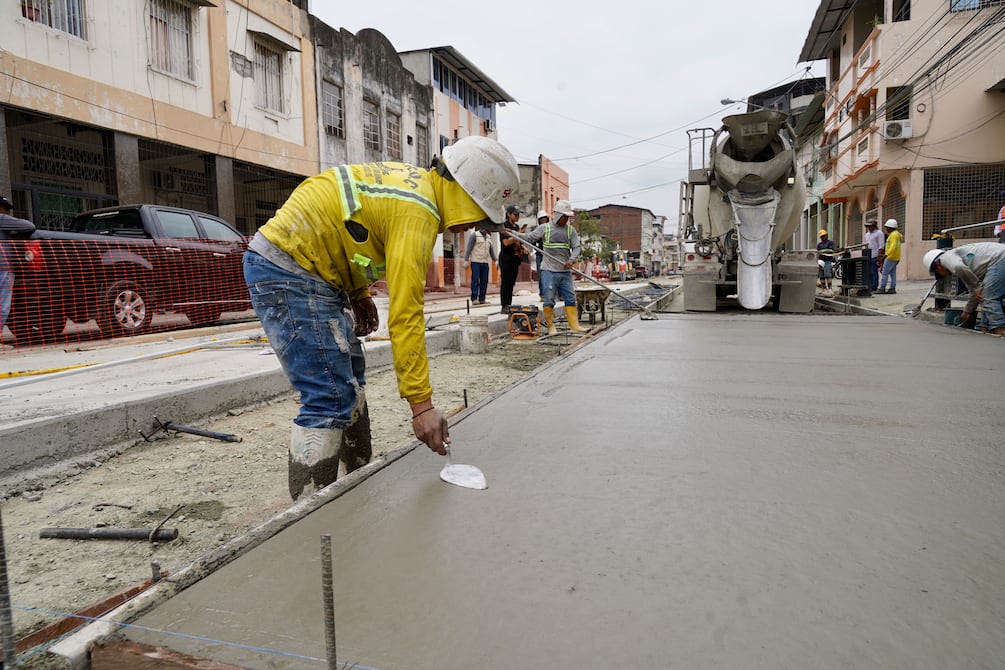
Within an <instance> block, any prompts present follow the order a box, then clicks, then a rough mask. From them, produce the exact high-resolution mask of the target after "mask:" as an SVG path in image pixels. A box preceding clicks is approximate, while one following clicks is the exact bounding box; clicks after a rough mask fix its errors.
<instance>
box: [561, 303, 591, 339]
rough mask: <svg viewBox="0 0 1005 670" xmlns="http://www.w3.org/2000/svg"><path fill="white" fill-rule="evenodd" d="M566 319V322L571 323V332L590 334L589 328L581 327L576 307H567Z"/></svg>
mask: <svg viewBox="0 0 1005 670" xmlns="http://www.w3.org/2000/svg"><path fill="white" fill-rule="evenodd" d="M565 319H566V321H568V322H569V330H571V331H572V332H574V333H588V332H590V329H589V328H583V327H582V326H581V325H579V315H578V314H576V308H575V307H569V306H568V305H566V306H565Z"/></svg>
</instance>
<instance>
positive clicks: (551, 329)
mask: <svg viewBox="0 0 1005 670" xmlns="http://www.w3.org/2000/svg"><path fill="white" fill-rule="evenodd" d="M544 325H546V326H548V334H549V335H558V328H555V308H554V307H545V308H544Z"/></svg>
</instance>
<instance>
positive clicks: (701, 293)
mask: <svg viewBox="0 0 1005 670" xmlns="http://www.w3.org/2000/svg"><path fill="white" fill-rule="evenodd" d="M721 282H722V263H720V262H719V261H718V257H711V258H706V259H701V260H693V261H690V262H689V263H688V264H687V265H685V266H684V274H683V277H682V281H681V286H682V288H683V292H684V309H685V310H687V311H689V312H714V311H715V307H716V286H718V285H719V284H720V283H721Z"/></svg>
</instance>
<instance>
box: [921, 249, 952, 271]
mask: <svg viewBox="0 0 1005 670" xmlns="http://www.w3.org/2000/svg"><path fill="white" fill-rule="evenodd" d="M944 253H946V250H945V249H932V250H930V251H926V252H925V257H924V259H922V261H921V262H922V263H924V264H925V267H926V268H928V271H929V272H931V273H932V274H935V261H937V260H939V256H941V255H942V254H944Z"/></svg>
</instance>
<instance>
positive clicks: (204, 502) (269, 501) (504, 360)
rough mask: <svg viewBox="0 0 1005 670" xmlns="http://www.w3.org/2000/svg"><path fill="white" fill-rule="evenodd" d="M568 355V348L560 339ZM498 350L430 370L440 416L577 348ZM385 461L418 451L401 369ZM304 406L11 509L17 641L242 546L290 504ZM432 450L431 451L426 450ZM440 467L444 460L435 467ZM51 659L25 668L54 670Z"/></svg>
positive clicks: (169, 440) (178, 438)
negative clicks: (401, 391)
mask: <svg viewBox="0 0 1005 670" xmlns="http://www.w3.org/2000/svg"><path fill="white" fill-rule="evenodd" d="M560 339H561V340H562V344H566V345H567V343H566V342H565V338H560ZM557 345H558V343H557V342H556V343H555V344H552V345H549V344H546V343H543V342H536V341H513V340H510V339H509V338H508V337H504V338H501V339H497V340H496V342H494V343H493V344H492V345H491V346H490V348H489V351H488V353H486V354H484V355H464V354H460V353H447V354H442V355H440V356H437V357H435V358H433V359H431V360H430V376H431V379H432V383H433V388H434V397H433V401H434V404H435V405H436V406H437V407H438V408H440V409H441V411H444V412H445V413H446V412H449V411H451V410H456V409H458V408H462V407H463V406H464V400H465V393H466V394H467V402H468V405H469V406H471V405H474V404H477V403H478V402H479V401H481V400H482V399H484V398H486V397H488V396H491V395H493V394H495V393H497V392H499V391H501V390H502V389H504V388H506V387H507V386H509V385H511V384H512V383H514V382H516V381H518V380H520V379H522V378H523V377H525V376H527V375H528V374H530V373H531V372H532V371H534V370H535V369H536V368H538V367H539V366H541V365H543V364H544V363H546V362H547V361H548V360H550V359H552V358H554V357H555V356H557V355H558V354H559V352H560V351H561V350H565V349H566V348H567V346H562V347H559V346H557ZM367 382H368V383H367V399H368V402H369V406H370V418H371V430H372V433H373V449H374V452H375V453H378V452H388V451H391V450H392V449H394V448H396V447H399V446H402V445H404V444H408V443H410V442H412V441H413V440H414V436H413V435H412V432H411V420H410V413H409V409H408V405H407V403H405V401H403V400H401V399H400V398H399V397H398V390H397V383H396V381H395V377H394V373H393V371H392V370H390V369H386V370H380V371H371V372H370V373H369V374H368V380H367ZM296 412H297V405H296V400H295V397H289V398H285V399H278V400H275V401H272V402H271V403H268V404H266V405H263V406H258V407H254V408H249V409H246V410H242V411H233V412H231V414H230V415H228V416H226V417H222V418H219V419H218V420H215V421H211V422H208V423H206V424H205V425H202V426H200V427H202V428H206V429H209V430H213V431H219V432H223V433H230V434H234V435H237V436H239V437H241V438H242V441H241V442H223V441H219V440H214V439H210V438H203V437H197V436H194V435H190V434H184V433H176V434H172V435H171V436H166V437H164V438H161V439H157V440H154V441H153V442H150V443H145V442H142V441H141V442H139V444H137V445H136V446H133V447H131V448H129V449H126V450H125V451H123V452H122V453H121V454H119V455H117V456H114V457H111V458H109V459H107V460H104V461H103V462H97V461H95V462H93V463H91V464H90V467H86V468H84V469H76V470H74V471H73V472H72V474H70V475H68V476H66V477H65V478H60V479H56V480H50V481H49V482H48V483H47V485H46V486H44V487H42V488H40V489H39V490H33V491H28V492H25V493H23V494H21V495H19V496H17V497H15V498H12V499H10V500H7V501H5V502H4V503H3V511H2V513H3V534H4V540H5V547H6V557H7V567H8V578H9V581H10V591H11V602H12V604H13V606H14V613H13V614H14V622H15V628H16V630H17V637H21V636H22V635H23V634H25V633H27V632H30V631H32V630H35V629H37V628H39V627H41V626H42V625H44V624H47V623H49V622H51V621H53V620H54V619H55V618H57V617H55V616H54V615H53V614H52V613H68V612H73V611H75V610H78V609H81V608H83V607H86V606H88V605H90V604H92V603H95V602H97V601H99V600H101V599H103V598H105V597H107V596H110V595H113V594H115V593H118V592H120V591H123V590H125V589H126V588H128V587H130V586H133V585H135V584H138V583H140V582H142V581H144V580H145V579H147V578H149V577H150V575H151V562H156V563H158V564H159V565H160V567H161V569H163V570H167V571H168V572H169V573H174V572H177V571H178V570H180V569H181V568H182V567H184V566H186V565H188V564H190V563H191V562H192V561H193V560H195V559H197V558H198V557H200V556H202V555H204V554H206V553H208V552H209V551H211V550H212V549H213V548H214V547H216V546H218V545H220V544H222V543H224V542H227V541H228V540H230V539H232V538H234V537H236V536H239V535H242V534H243V533H245V532H247V531H248V530H250V529H252V528H254V527H256V526H258V525H260V524H261V523H263V522H264V521H266V520H267V519H269V518H271V517H273V516H274V515H276V514H277V513H279V512H280V511H282V510H284V509H285V508H287V507H288V506H289V505H290V504H291V501H290V498H289V493H288V490H287V482H286V470H287V448H288V443H289V434H290V423H291V420H292V418H293V417H294V416H295V414H296ZM419 448H422V449H425V447H419ZM430 457H433V456H432V455H430ZM172 514H173V516H170V518H169V519H168V520H167V521H166V523H164V527H165V528H177V529H178V538H177V539H175V540H173V541H170V542H161V543H154V544H151V543H149V542H147V541H146V540H67V539H40V538H39V531H40V530H41V529H43V528H100V527H109V528H145V529H152V528H154V527H155V526H157V525H158V524H159V523H161V522H162V521H164V519H165V518H166V517H168V516H169V515H172ZM45 665H46V663H45V662H44V661H43V657H42V656H41V654H37V653H36V654H35V655H34V656H30V657H28V658H27V659H24V660H23V666H24V667H45Z"/></svg>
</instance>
